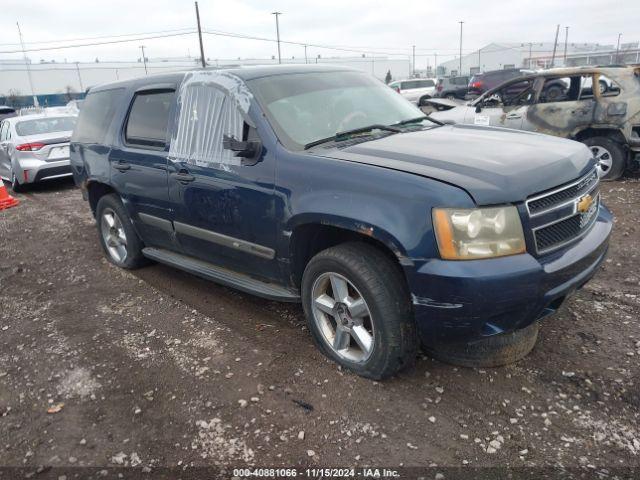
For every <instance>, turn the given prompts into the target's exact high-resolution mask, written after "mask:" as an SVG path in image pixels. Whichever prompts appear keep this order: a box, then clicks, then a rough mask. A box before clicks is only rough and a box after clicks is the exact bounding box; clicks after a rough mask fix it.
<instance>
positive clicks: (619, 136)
mask: <svg viewBox="0 0 640 480" xmlns="http://www.w3.org/2000/svg"><path fill="white" fill-rule="evenodd" d="M572 137H573V139H574V140H577V141H579V142H582V141H584V140H586V139H587V138H592V137H608V138H611V139H612V140H614V141H616V142H618V143H620V144H622V145H626V144H627V139H626V138H625V136H624V134H623V133H622V130H620V129H619V128H616V127H613V126H602V127H587V128H583V129H581V130H578V131H577V132H574V134H573V135H572Z"/></svg>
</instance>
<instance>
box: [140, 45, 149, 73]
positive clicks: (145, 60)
mask: <svg viewBox="0 0 640 480" xmlns="http://www.w3.org/2000/svg"><path fill="white" fill-rule="evenodd" d="M140 49H141V50H142V63H143V64H144V74H145V75H149V72H148V71H147V57H146V55H145V54H144V45H140Z"/></svg>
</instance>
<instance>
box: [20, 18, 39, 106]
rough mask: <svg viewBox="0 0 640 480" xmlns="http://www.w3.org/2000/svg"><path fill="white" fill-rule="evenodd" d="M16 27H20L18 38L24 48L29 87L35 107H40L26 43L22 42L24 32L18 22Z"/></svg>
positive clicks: (23, 54) (23, 53)
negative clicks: (25, 47) (34, 87)
mask: <svg viewBox="0 0 640 480" xmlns="http://www.w3.org/2000/svg"><path fill="white" fill-rule="evenodd" d="M16 25H17V26H18V36H19V37H20V46H21V47H22V56H23V58H24V63H25V65H26V67H27V77H28V78H29V87H31V96H32V97H33V106H34V107H39V106H40V104H39V103H38V97H36V92H35V90H34V89H33V78H31V64H30V62H29V59H28V58H27V52H25V50H24V41H23V40H22V31H21V30H20V24H19V23H18V22H16Z"/></svg>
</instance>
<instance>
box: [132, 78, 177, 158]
mask: <svg viewBox="0 0 640 480" xmlns="http://www.w3.org/2000/svg"><path fill="white" fill-rule="evenodd" d="M174 95H175V92H174V91H173V90H171V91H166V90H165V91H153V92H142V93H137V94H136V95H135V96H134V97H133V103H132V105H131V110H130V111H129V117H128V119H127V125H126V127H125V141H126V142H127V144H129V145H135V146H144V147H153V148H164V147H165V146H166V144H167V126H168V124H169V109H170V108H171V102H172V101H173V97H174Z"/></svg>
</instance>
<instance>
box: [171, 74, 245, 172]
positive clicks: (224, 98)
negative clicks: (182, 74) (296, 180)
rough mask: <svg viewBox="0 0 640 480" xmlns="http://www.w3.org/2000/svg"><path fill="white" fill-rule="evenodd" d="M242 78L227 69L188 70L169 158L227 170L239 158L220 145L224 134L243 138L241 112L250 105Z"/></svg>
mask: <svg viewBox="0 0 640 480" xmlns="http://www.w3.org/2000/svg"><path fill="white" fill-rule="evenodd" d="M251 98H252V95H251V92H249V90H248V89H247V87H246V85H245V84H244V82H243V81H242V80H241V79H239V78H238V77H236V76H235V75H231V74H229V73H226V72H215V71H213V72H207V71H200V72H191V73H189V74H187V76H186V78H185V80H184V81H183V83H182V86H181V87H180V93H179V97H178V108H179V114H178V126H177V129H176V131H175V132H176V133H175V134H174V137H173V138H172V139H171V145H170V147H169V158H170V159H171V160H173V161H176V162H186V163H190V164H194V165H198V166H202V167H210V168H219V169H222V170H229V166H230V165H240V160H241V159H240V158H239V157H236V156H235V155H234V153H233V152H232V151H230V150H225V149H223V148H222V137H223V135H233V136H234V137H235V138H237V139H239V140H242V131H243V126H244V116H243V115H246V114H247V112H248V111H249V107H250V105H251Z"/></svg>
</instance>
